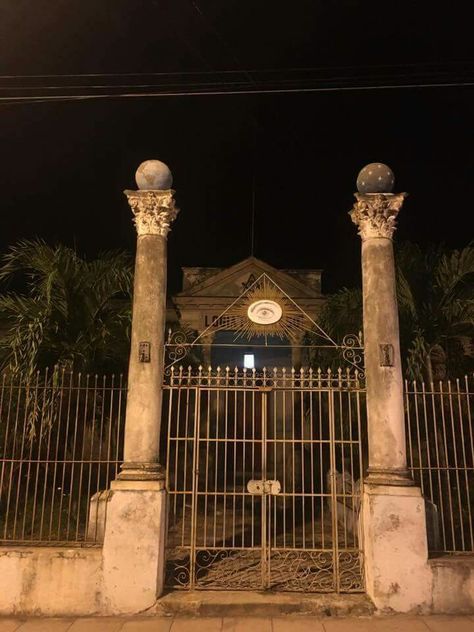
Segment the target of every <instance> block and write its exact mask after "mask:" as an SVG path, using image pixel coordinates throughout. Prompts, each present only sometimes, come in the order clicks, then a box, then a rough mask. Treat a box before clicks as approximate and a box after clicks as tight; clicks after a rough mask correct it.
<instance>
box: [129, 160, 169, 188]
mask: <svg viewBox="0 0 474 632" xmlns="http://www.w3.org/2000/svg"><path fill="white" fill-rule="evenodd" d="M135 181H136V183H137V186H138V188H139V189H140V190H141V191H165V190H167V189H171V186H172V184H173V176H172V175H171V171H170V169H169V167H168V165H165V163H164V162H161V160H145V162H142V164H141V165H140V166H139V167H138V169H137V171H136V173H135Z"/></svg>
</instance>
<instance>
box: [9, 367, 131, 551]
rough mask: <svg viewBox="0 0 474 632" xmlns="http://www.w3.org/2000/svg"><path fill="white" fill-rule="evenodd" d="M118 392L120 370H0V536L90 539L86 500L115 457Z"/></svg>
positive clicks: (92, 528)
mask: <svg viewBox="0 0 474 632" xmlns="http://www.w3.org/2000/svg"><path fill="white" fill-rule="evenodd" d="M125 395H126V386H125V384H124V381H123V378H122V377H121V376H119V377H116V376H101V377H99V376H97V375H95V376H90V375H81V374H80V373H78V374H74V373H71V372H68V371H66V370H53V371H52V372H51V371H45V372H44V373H39V372H38V373H37V374H36V376H35V377H34V379H30V380H26V379H25V378H22V377H20V376H7V375H4V376H3V377H2V380H1V383H0V542H4V543H5V542H21V543H27V542H31V543H34V542H41V543H43V544H44V543H50V544H61V543H67V542H81V543H84V544H94V543H96V542H97V541H98V539H99V538H98V536H99V534H100V524H98V523H97V518H98V515H96V516H95V518H96V520H95V521H94V520H92V521H89V510H90V499H91V498H92V497H93V496H94V494H97V493H98V492H100V491H102V490H106V489H108V487H109V483H110V481H111V480H112V479H114V478H115V475H116V472H117V469H118V467H119V464H120V462H121V457H122V451H123V426H124V415H125Z"/></svg>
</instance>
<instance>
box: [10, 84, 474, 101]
mask: <svg viewBox="0 0 474 632" xmlns="http://www.w3.org/2000/svg"><path fill="white" fill-rule="evenodd" d="M469 86H471V87H472V86H474V81H465V82H442V83H406V84H392V85H390V84H384V85H359V86H332V87H329V86H328V87H313V88H267V89H266V88H241V89H227V90H222V89H221V90H213V89H209V90H173V91H160V92H111V93H101V94H97V93H95V94H94V93H86V94H80V95H70V94H69V95H68V94H56V95H42V94H37V95H27V96H2V97H0V102H3V103H37V102H42V103H46V102H62V101H94V100H103V99H147V98H160V97H161V98H166V97H196V96H202V97H205V96H226V95H227V96H231V95H252V94H254V95H259V94H261V95H264V94H304V93H315V92H347V91H352V92H357V91H368V90H402V89H405V90H406V89H414V88H450V87H451V88H452V87H461V88H462V87H469Z"/></svg>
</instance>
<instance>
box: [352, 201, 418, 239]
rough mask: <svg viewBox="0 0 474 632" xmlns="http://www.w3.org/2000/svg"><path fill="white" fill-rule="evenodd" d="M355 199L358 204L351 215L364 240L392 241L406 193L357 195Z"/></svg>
mask: <svg viewBox="0 0 474 632" xmlns="http://www.w3.org/2000/svg"><path fill="white" fill-rule="evenodd" d="M355 197H356V199H357V202H356V203H355V204H354V206H353V208H352V210H351V211H350V213H349V215H350V216H351V219H352V221H353V222H354V224H356V225H357V226H358V228H359V235H360V236H361V237H362V239H363V240H364V239H369V238H370V237H386V238H388V239H391V238H392V236H393V232H394V230H395V228H396V219H397V215H398V213H399V211H400V208H401V207H402V204H403V200H404V199H405V197H406V193H397V194H392V193H365V194H362V193H356V194H355Z"/></svg>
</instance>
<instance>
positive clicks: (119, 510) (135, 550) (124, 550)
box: [103, 479, 166, 614]
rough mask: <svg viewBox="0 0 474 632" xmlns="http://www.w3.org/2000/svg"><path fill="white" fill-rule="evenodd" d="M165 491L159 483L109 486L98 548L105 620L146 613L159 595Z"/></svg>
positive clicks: (161, 588) (162, 576)
mask: <svg viewBox="0 0 474 632" xmlns="http://www.w3.org/2000/svg"><path fill="white" fill-rule="evenodd" d="M165 537H166V490H165V488H164V482H163V481H161V480H159V481H156V480H144V481H139V480H122V479H120V480H115V481H113V482H112V484H111V492H110V498H109V502H108V507H107V520H106V526H105V537H104V546H103V605H104V610H105V612H106V613H109V614H133V613H138V612H143V611H144V610H146V609H148V608H151V607H152V606H153V605H154V603H155V602H156V600H157V598H158V597H159V596H160V595H161V594H162V592H163V584H164V571H165Z"/></svg>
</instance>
